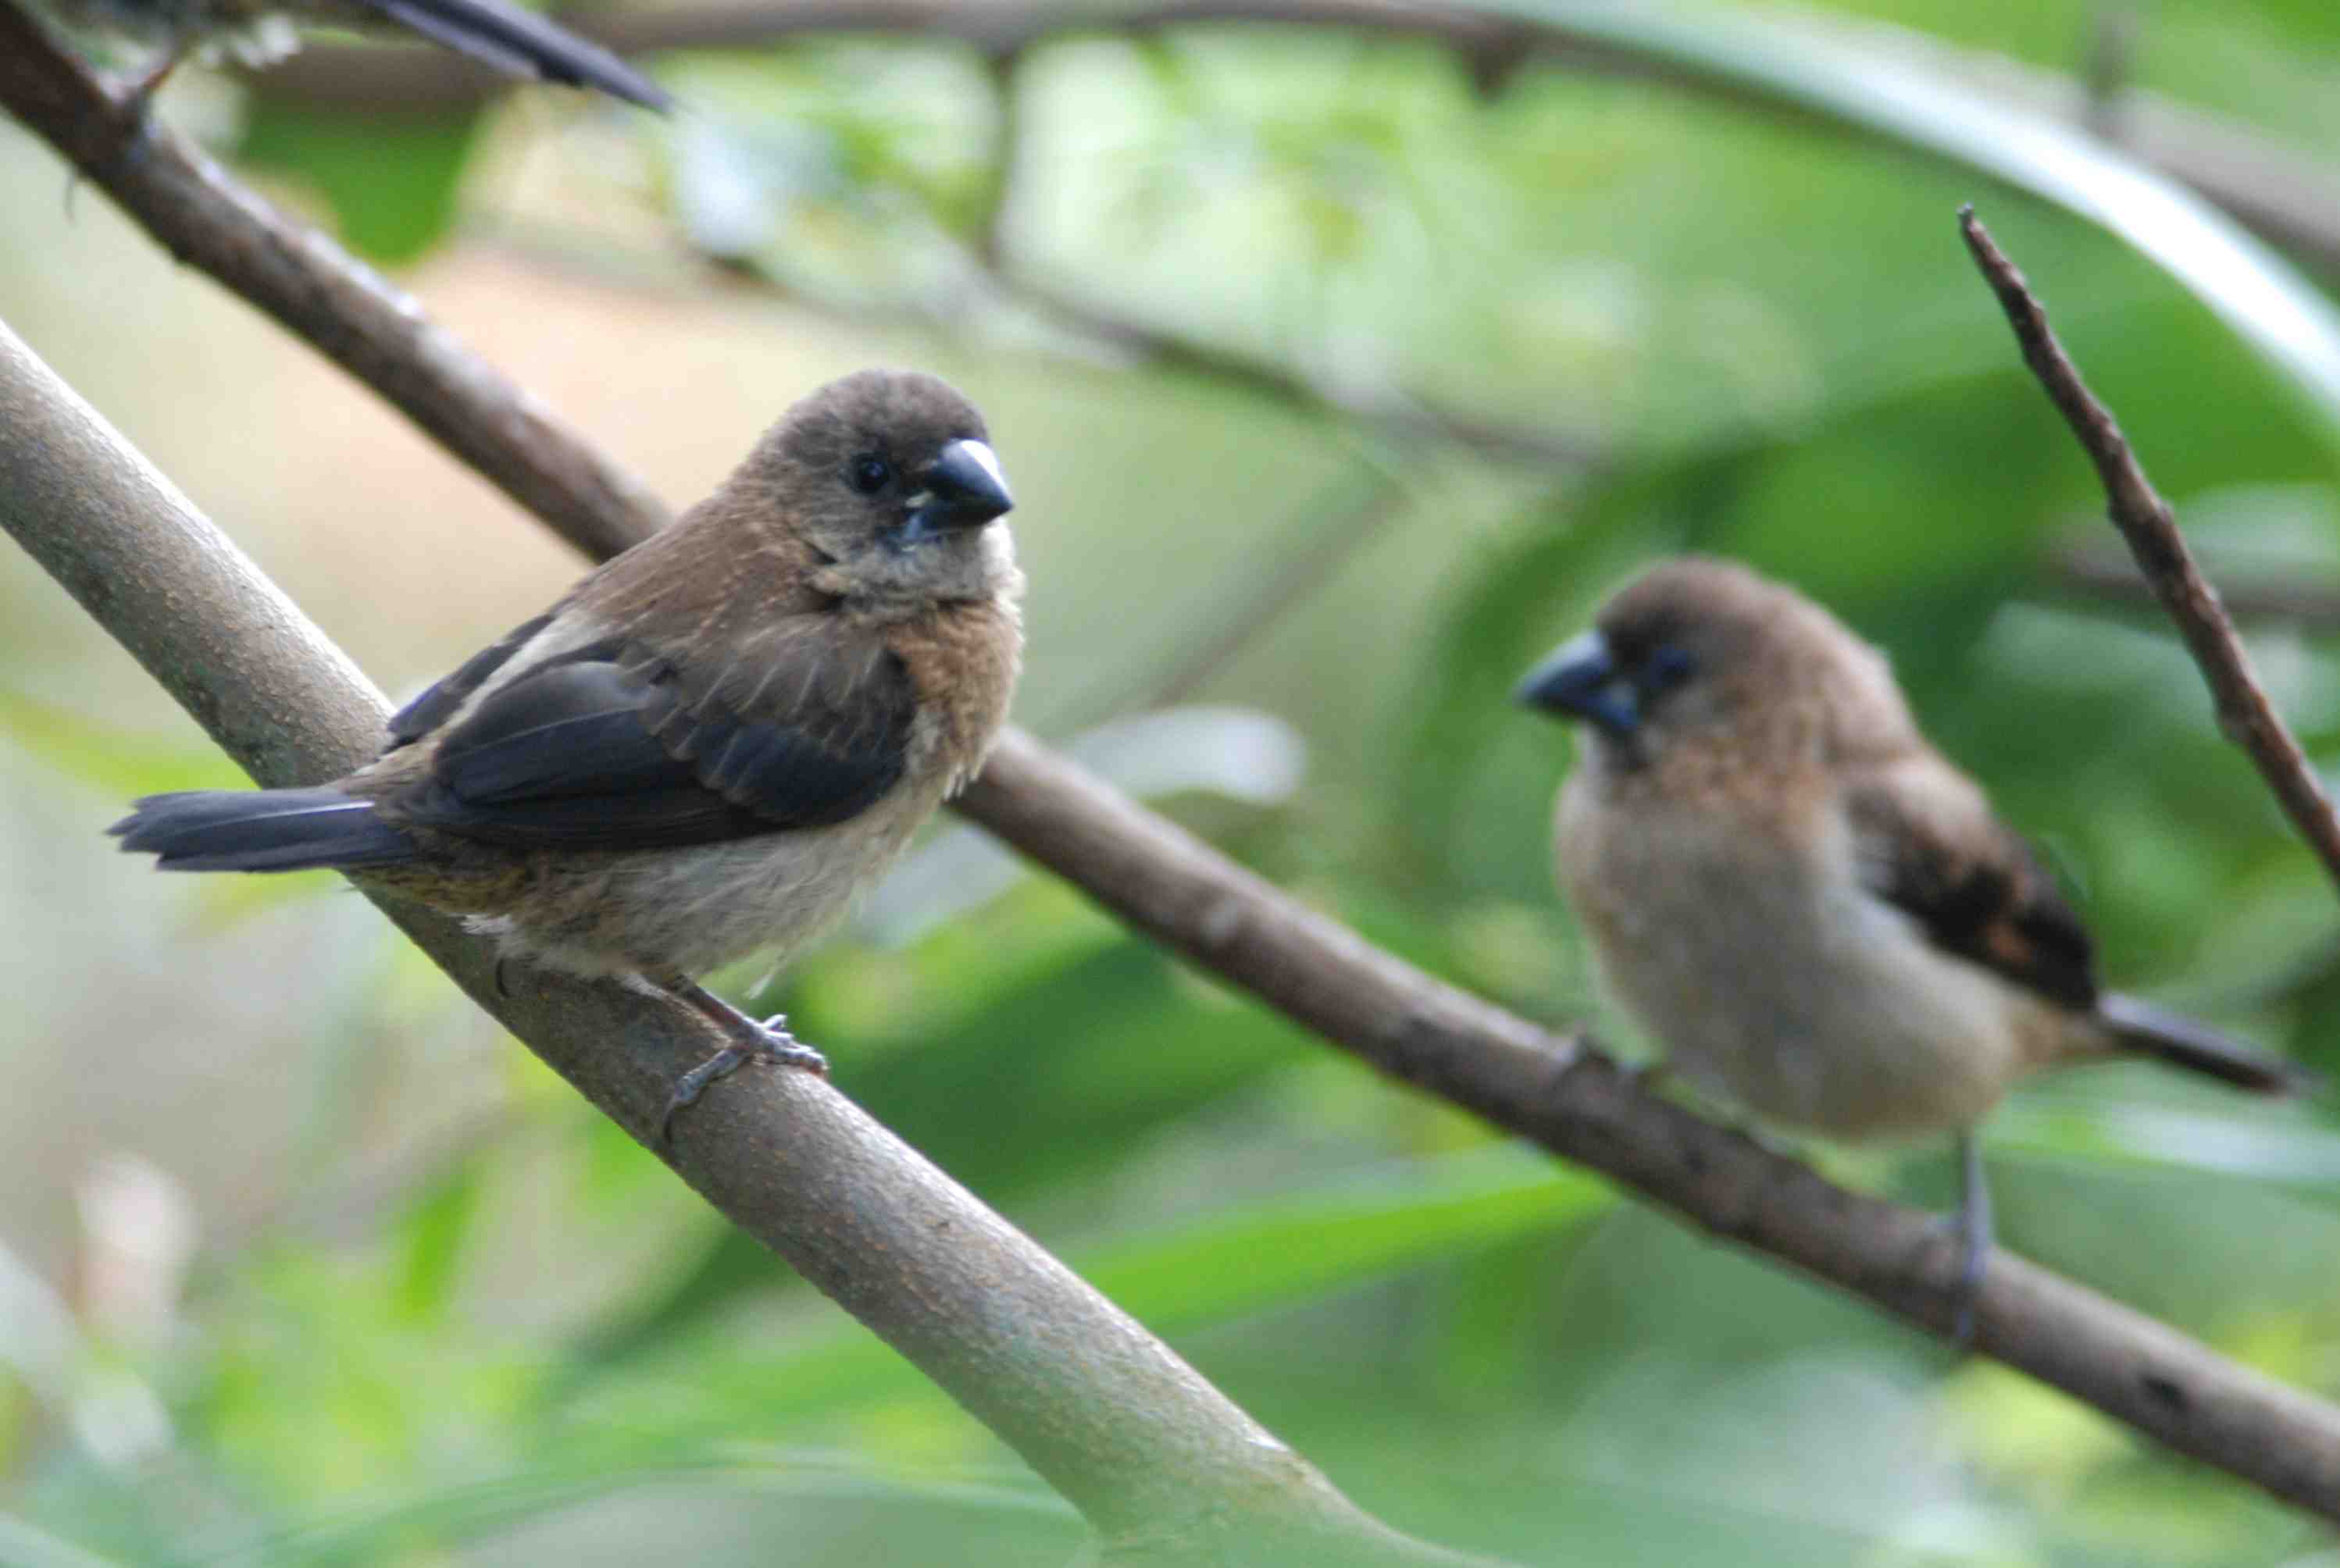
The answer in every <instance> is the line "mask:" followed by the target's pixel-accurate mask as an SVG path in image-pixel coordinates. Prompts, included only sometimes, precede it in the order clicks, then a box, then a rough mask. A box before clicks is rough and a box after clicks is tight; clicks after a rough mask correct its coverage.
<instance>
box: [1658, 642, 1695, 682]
mask: <svg viewBox="0 0 2340 1568" xmlns="http://www.w3.org/2000/svg"><path fill="white" fill-rule="evenodd" d="M1697 671H1698V661H1697V660H1695V659H1693V658H1691V656H1690V655H1688V654H1687V653H1684V652H1683V651H1682V650H1681V649H1680V648H1678V647H1676V646H1673V645H1672V644H1671V643H1668V644H1666V645H1665V646H1662V647H1661V648H1659V649H1658V650H1657V651H1656V652H1655V653H1653V654H1651V656H1650V663H1649V672H1650V685H1651V686H1653V687H1655V688H1656V689H1657V690H1659V691H1671V690H1672V689H1673V688H1674V687H1676V686H1678V685H1681V684H1682V682H1684V681H1686V680H1688V679H1690V677H1691V676H1692V675H1694V674H1696V673H1697Z"/></svg>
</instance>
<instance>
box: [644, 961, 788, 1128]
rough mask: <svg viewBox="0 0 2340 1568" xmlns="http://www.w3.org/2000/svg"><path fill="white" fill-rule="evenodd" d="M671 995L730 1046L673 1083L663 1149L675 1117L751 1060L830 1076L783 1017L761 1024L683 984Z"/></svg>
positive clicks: (663, 1118)
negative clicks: (705, 1020) (696, 1012)
mask: <svg viewBox="0 0 2340 1568" xmlns="http://www.w3.org/2000/svg"><path fill="white" fill-rule="evenodd" d="M675 992H676V994H677V995H679V996H680V997H681V998H682V1000H683V1001H687V1002H689V1003H690V1005H691V1006H692V1007H694V1008H696V1009H698V1010H699V1011H700V1012H701V1013H704V1014H705V1015H706V1016H707V1017H708V1018H709V1019H711V1020H712V1021H714V1022H715V1023H716V1025H717V1026H718V1027H719V1028H720V1029H721V1030H722V1031H723V1032H724V1033H725V1034H727V1035H729V1037H730V1043H729V1044H728V1045H726V1046H725V1047H724V1048H723V1049H722V1050H719V1051H717V1052H716V1053H715V1054H714V1055H713V1056H710V1057H709V1058H708V1059H707V1060H705V1061H702V1062H700V1063H699V1065H698V1066H697V1067H694V1068H692V1069H691V1070H689V1072H686V1073H684V1074H683V1075H682V1076H681V1077H680V1078H679V1079H677V1080H675V1083H674V1092H673V1094H671V1095H670V1096H669V1097H668V1100H667V1102H666V1110H665V1112H664V1113H663V1114H662V1115H660V1116H659V1142H660V1143H662V1144H664V1145H665V1146H666V1147H668V1148H669V1149H671V1148H672V1147H674V1119H675V1115H676V1113H677V1112H679V1111H680V1110H681V1109H683V1108H684V1107H686V1106H689V1105H695V1104H697V1103H698V1101H699V1096H700V1095H702V1094H704V1093H706V1092H707V1086H708V1085H709V1084H710V1083H713V1082H715V1081H716V1080H718V1079H722V1078H728V1077H729V1076H730V1075H731V1074H732V1073H735V1072H737V1071H739V1069H741V1068H742V1067H745V1066H746V1065H747V1064H748V1063H749V1062H750V1061H760V1062H763V1063H765V1064H767V1065H768V1066H772V1067H793V1068H797V1069H799V1070H803V1071H806V1072H813V1073H818V1074H820V1075H821V1076H822V1077H827V1076H828V1058H827V1057H825V1056H823V1055H821V1053H820V1052H818V1050H814V1049H813V1048H812V1047H811V1046H808V1045H807V1044H805V1043H804V1041H802V1040H798V1038H797V1037H796V1036H794V1035H792V1034H790V1033H789V1032H788V1015H787V1014H785V1013H778V1012H776V1013H774V1014H773V1015H772V1016H771V1017H769V1018H768V1019H766V1020H764V1021H763V1022H761V1023H759V1022H757V1021H755V1020H754V1019H752V1018H749V1017H748V1016H746V1015H745V1014H744V1013H741V1012H740V1011H738V1010H737V1009H735V1008H733V1007H732V1006H731V1005H730V1004H729V1003H728V1002H726V1001H723V1000H722V999H721V998H719V997H717V996H715V995H714V994H712V993H711V992H709V991H704V990H702V989H700V988H699V986H697V985H694V984H689V983H688V982H686V983H685V984H683V985H679V986H677V987H676V988H675Z"/></svg>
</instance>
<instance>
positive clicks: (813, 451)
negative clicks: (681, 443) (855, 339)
mask: <svg viewBox="0 0 2340 1568" xmlns="http://www.w3.org/2000/svg"><path fill="white" fill-rule="evenodd" d="M726 489H727V491H728V492H729V496H728V500H729V507H728V508H727V509H728V510H730V511H734V512H744V513H746V514H747V515H749V516H751V517H752V516H754V515H756V514H757V513H758V512H759V511H764V510H765V509H766V508H770V510H769V512H768V513H767V515H778V516H783V517H785V518H787V520H788V529H789V531H790V532H791V533H792V534H794V535H795V536H796V537H798V539H800V540H801V541H802V542H803V543H804V544H805V545H806V546H808V547H809V548H810V549H811V550H812V551H813V553H814V556H815V557H816V560H815V566H816V577H817V578H818V580H819V581H820V582H821V584H822V585H823V587H826V588H828V589H829V590H830V591H834V592H838V593H839V594H841V595H844V596H847V597H854V598H857V599H867V600H869V601H887V600H897V601H908V602H912V603H917V602H922V601H929V602H930V601H933V600H937V599H976V598H987V597H992V596H994V595H996V594H999V593H1002V592H1006V591H1012V588H1013V587H1014V585H1015V583H1016V581H1017V578H1016V554H1015V547H1014V546H1013V544H1012V543H1011V542H1010V541H1009V539H1008V537H1007V530H1006V528H1005V527H1004V526H1002V527H995V526H993V525H995V524H996V523H998V520H999V519H1000V518H1004V517H1005V516H1006V514H1007V511H1008V509H1009V508H1010V507H1012V506H1013V505H1014V502H1013V501H1012V500H1011V499H1010V498H1009V496H1008V492H1007V479H1006V475H1005V474H1004V473H1002V472H1001V470H1000V467H999V459H997V457H996V456H995V455H994V454H993V452H992V449H991V443H990V439H989V436H988V432H987V431H986V429H984V423H983V416H982V415H981V414H978V413H977V412H976V409H975V405H974V404H972V403H970V402H968V401H967V399H965V398H963V397H961V396H960V395H959V394H958V393H957V391H956V390H953V389H952V388H951V387H950V386H949V385H947V383H945V382H943V381H940V380H937V379H936V378H934V377H932V376H927V375H921V374H918V373H917V372H915V371H907V370H862V371H858V372H857V373H855V374H853V375H850V376H847V377H845V378H844V379H843V380H836V381H831V382H829V383H828V385H827V386H825V387H822V388H820V389H819V390H817V391H815V392H812V393H810V394H809V395H808V396H807V397H805V398H804V399H801V400H799V401H798V403H797V404H796V405H795V406H794V407H793V408H791V409H788V412H787V414H785V415H784V416H782V418H781V419H780V422H779V423H778V424H777V425H775V426H773V427H772V429H770V430H769V431H768V432H767V433H766V435H765V436H764V439H762V440H761V441H759V443H757V446H756V449H755V450H754V451H753V452H752V453H750V454H749V458H748V460H747V462H746V463H744V464H743V465H741V467H740V468H739V472H738V473H737V474H735V475H734V476H733V477H732V478H731V480H730V483H729V485H728V486H727V487H726Z"/></svg>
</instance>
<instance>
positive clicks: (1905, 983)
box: [1580, 845, 2015, 1139]
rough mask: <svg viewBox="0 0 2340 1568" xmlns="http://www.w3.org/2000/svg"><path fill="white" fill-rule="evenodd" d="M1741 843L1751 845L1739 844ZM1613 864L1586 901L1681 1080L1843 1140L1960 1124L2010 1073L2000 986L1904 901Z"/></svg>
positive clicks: (1620, 996) (1737, 865)
mask: <svg viewBox="0 0 2340 1568" xmlns="http://www.w3.org/2000/svg"><path fill="white" fill-rule="evenodd" d="M1743 848H1744V846H1743V845H1741V846H1740V849H1742V850H1743ZM1744 863H1745V857H1744V856H1743V854H1734V855H1732V856H1731V857H1730V864H1729V866H1728V868H1727V869H1721V868H1717V869H1714V870H1713V871H1712V873H1711V874H1708V875H1703V876H1700V875H1692V876H1688V877H1684V876H1681V875H1680V874H1678V873H1679V870H1680V867H1681V861H1679V860H1677V861H1674V862H1673V863H1672V866H1673V873H1671V874H1669V875H1668V876H1667V877H1665V878H1664V879H1662V880H1660V879H1656V878H1637V877H1635V876H1633V875H1632V874H1631V871H1630V870H1629V868H1624V867H1613V868H1611V874H1610V875H1607V876H1604V877H1603V878H1602V879H1601V884H1600V886H1599V889H1598V890H1597V891H1596V892H1593V894H1592V896H1591V897H1590V898H1588V899H1586V900H1584V901H1582V902H1581V904H1580V908H1581V912H1582V913H1583V916H1584V920H1585V924H1586V926H1587V929H1588V931H1589V932H1591V936H1592V938H1593V948H1594V952H1595V954H1596V956H1597V958H1598V960H1599V964H1600V969H1601V976H1602V979H1603V981H1605V983H1606V984H1607V986H1608V988H1609V990H1610V991H1611V993H1612V994H1613V995H1614V997H1615V999H1616V1000H1617V1001H1619V1002H1620V1003H1621V1004H1622V1005H1623V1006H1624V1008H1625V1009H1626V1010H1627V1011H1629V1012H1631V1013H1632V1014H1633V1015H1634V1017H1635V1019H1636V1021H1638V1022H1640V1023H1641V1026H1642V1027H1643V1028H1644V1029H1645V1030H1646V1031H1648V1032H1649V1033H1650V1034H1651V1036H1653V1037H1654V1043H1657V1044H1659V1045H1661V1046H1662V1047H1663V1048H1664V1049H1665V1050H1666V1051H1667V1053H1668V1060H1670V1061H1671V1063H1673V1064H1674V1065H1675V1066H1676V1067H1677V1068H1678V1069H1679V1070H1681V1072H1682V1073H1683V1075H1684V1076H1685V1077H1687V1078H1689V1079H1691V1080H1693V1081H1694V1082H1698V1083H1700V1085H1701V1086H1702V1087H1704V1088H1707V1089H1709V1090H1712V1091H1714V1092H1716V1093H1719V1094H1720V1095H1721V1096H1723V1097H1724V1098H1726V1099H1728V1100H1732V1101H1734V1102H1735V1103H1737V1104H1739V1105H1740V1106H1742V1107H1744V1108H1745V1109H1748V1110H1750V1111H1752V1112H1754V1113H1755V1114H1756V1115H1758V1116H1760V1117H1761V1118H1763V1119H1767V1120H1770V1121H1774V1122H1777V1123H1780V1124H1781V1125H1783V1126H1787V1127H1793V1128H1798V1129H1806V1130H1810V1131H1814V1132H1819V1133H1824V1134H1827V1135H1829V1136H1833V1137H1838V1138H1847V1139H1862V1138H1872V1137H1892V1136H1896V1135H1909V1134H1917V1133H1922V1132H1928V1131H1933V1130H1938V1129H1951V1128H1958V1127H1965V1126H1968V1125H1970V1124H1971V1123H1972V1122H1974V1121H1975V1120H1977V1119H1979V1118H1980V1117H1981V1116H1982V1115H1983V1113H1984V1112H1986V1111H1987V1110H1988V1109H1989V1108H1990V1106H1991V1105H1992V1103H1993V1102H1995V1101H1996V1100H1997V1099H1998V1096H1999V1094H2000V1092H2001V1091H2002V1090H2003V1089H2004V1087H2005V1083H2006V1081H2007V1080H2008V1077H2010V1076H2011V1073H2012V1070H2013V1067H2014V1063H2015V1056H2014V1042H2013V1040H2012V1037H2011V1032H2010V1030H2009V1027H2008V1020H2007V1003H2006V1001H2005V998H2004V996H2003V995H2002V994H2001V992H2002V988H2000V987H1999V986H1998V985H1997V984H1996V983H1995V982H1993V981H1991V980H1990V978H1989V977H1988V975H1986V974H1984V973H1983V972H1982V971H1979V970H1977V969H1975V968H1974V966H1972V965H1969V964H1966V963H1964V962H1961V961H1958V960H1957V959H1954V958H1949V957H1948V956H1946V955H1941V954H1939V953H1938V952H1935V951H1934V950H1932V949H1931V948H1930V947H1929V945H1928V944H1927V943H1926V942H1924V940H1923V938H1922V937H1921V936H1920V935H1919V933H1918V932H1917V931H1916V930H1915V928H1914V926H1912V925H1911V924H1910V922H1909V921H1908V920H1907V918H1906V917H1904V916H1903V915H1901V914H1900V912H1898V911H1896V910H1893V909H1891V908H1890V907H1889V906H1887V905H1884V904H1882V903H1880V902H1877V901H1875V900H1874V899H1872V898H1869V896H1868V895H1866V894H1865V893H1862V892H1859V891H1858V890H1857V889H1854V888H1851V887H1849V886H1848V889H1847V891H1846V892H1844V894H1843V895H1842V896H1840V897H1832V896H1831V895H1830V894H1828V893H1824V892H1820V891H1819V890H1818V889H1816V888H1814V887H1813V886H1812V885H1811V884H1810V883H1809V882H1807V881H1803V880H1800V879H1797V878H1795V877H1793V876H1792V875H1790V874H1787V873H1780V874H1775V875H1768V876H1758V877H1753V878H1747V877H1743V876H1741V875H1740V874H1739V873H1740V871H1741V870H1742V868H1743V866H1744Z"/></svg>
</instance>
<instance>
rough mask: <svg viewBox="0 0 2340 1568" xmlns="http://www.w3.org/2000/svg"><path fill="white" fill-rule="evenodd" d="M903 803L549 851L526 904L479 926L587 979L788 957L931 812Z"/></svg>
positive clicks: (833, 917) (509, 906)
mask: <svg viewBox="0 0 2340 1568" xmlns="http://www.w3.org/2000/svg"><path fill="white" fill-rule="evenodd" d="M896 807H897V803H895V802H885V803H881V804H879V805H878V806H877V807H874V808H872V810H871V811H870V812H869V813H867V814H864V815H863V816H861V817H858V818H856V819H854V820H853V821H852V822H849V823H840V824H838V826H835V827H829V828H819V829H814V830H811V831H796V832H787V833H770V834H767V835H764V836H761V837H757V838H748V839H739V840H735V841H733V842H730V843H719V844H709V845H704V846H702V847H699V848H697V849H689V850H680V851H674V850H669V851H662V852H650V853H644V852H632V853H623V854H610V855H607V856H601V857H595V858H590V859H589V858H585V857H580V856H576V855H574V854H570V855H560V856H546V857H543V858H542V860H541V861H540V862H539V863H537V864H536V865H535V866H533V867H532V868H531V870H532V873H533V874H532V876H531V877H530V883H529V886H528V889H527V892H526V896H525V899H524V901H522V902H509V903H506V904H505V905H504V908H505V909H506V910H508V911H510V912H509V913H502V914H501V915H500V916H499V917H497V918H491V919H490V920H487V921H484V922H481V924H483V925H485V926H488V927H490V928H491V929H493V930H494V931H495V932H497V933H498V934H499V935H501V937H502V939H503V942H504V944H505V946H506V948H507V949H508V950H510V951H512V952H517V953H522V954H525V955H527V956H529V957H530V958H532V959H534V960H536V961H537V962H542V963H546V964H548V965H550V966H552V967H554V968H558V969H563V970H568V971H573V972H577V973H582V974H589V975H590V974H615V973H624V972H630V971H640V972H645V973H649V974H653V975H658V974H663V973H672V974H699V973H704V972H705V971H709V970H711V969H716V968H719V967H720V966H721V965H723V964H726V963H729V962H732V961H733V960H735V959H739V958H744V957H746V956H748V955H749V954H750V953H754V952H767V951H776V952H780V953H781V954H783V955H786V954H787V953H788V952H792V951H794V950H796V949H798V948H800V947H802V946H804V945H805V944H806V943H808V942H811V941H813V940H814V939H815V938H817V937H818V936H819V935H821V934H822V933H823V932H825V931H826V930H827V929H828V927H829V926H830V925H832V924H834V923H835V922H837V920H838V918H839V917H841V916H842V915H843V914H844V913H845V912H846V911H847V909H848V907H849V906H850V905H851V903H852V901H853V896H854V894H855V893H856V892H858V891H859V890H860V889H861V888H862V887H864V886H866V885H867V884H868V883H869V882H870V881H872V880H873V879H874V878H876V877H877V875H878V874H879V873H882V872H883V871H884V870H885V869H886V867H887V865H888V864H890V863H892V861H893V860H894V858H895V856H896V854H897V853H898V852H899V851H900V849H901V847H902V845H903V843H906V842H907V839H908V837H909V833H910V830H911V829H912V828H913V827H914V826H915V825H916V823H917V817H918V816H920V815H923V812H919V811H915V810H904V809H896ZM522 911H524V913H521V912H522Z"/></svg>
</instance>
